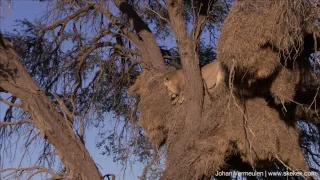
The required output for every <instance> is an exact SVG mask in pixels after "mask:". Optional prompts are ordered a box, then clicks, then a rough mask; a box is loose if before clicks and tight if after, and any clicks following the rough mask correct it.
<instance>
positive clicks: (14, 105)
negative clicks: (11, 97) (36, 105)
mask: <svg viewBox="0 0 320 180" xmlns="http://www.w3.org/2000/svg"><path fill="white" fill-rule="evenodd" d="M0 101H2V102H3V103H5V104H7V105H8V106H13V107H21V106H22V104H16V103H12V102H9V101H7V100H5V99H3V98H2V97H0Z"/></svg>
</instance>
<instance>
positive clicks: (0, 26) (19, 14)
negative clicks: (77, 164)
mask: <svg viewBox="0 0 320 180" xmlns="http://www.w3.org/2000/svg"><path fill="white" fill-rule="evenodd" d="M3 8H4V7H2V9H1V10H0V12H1V18H0V30H1V32H12V31H13V29H19V28H18V27H17V26H15V22H14V21H15V20H18V19H24V18H25V19H27V20H30V21H33V20H34V19H35V18H40V16H41V15H42V13H43V12H45V10H46V6H45V5H44V4H42V5H41V4H40V3H39V2H37V1H31V0H13V3H12V5H11V10H10V11H8V10H4V9H3ZM0 96H1V97H8V96H5V94H3V93H0ZM6 108H7V106H6V105H5V104H4V103H2V102H0V119H1V120H2V119H3V117H4V113H5V110H6ZM110 118H111V117H110ZM106 127H107V126H106ZM97 132H98V130H97V129H96V128H91V129H90V130H89V131H88V132H87V134H86V146H87V148H88V150H89V152H90V154H91V156H92V157H93V159H94V161H95V163H96V164H97V165H98V167H99V168H100V170H101V173H102V174H107V173H113V174H116V175H117V179H130V180H131V179H138V178H137V176H139V175H141V173H142V169H143V165H142V164H140V163H136V164H134V165H132V166H133V168H132V169H131V168H130V167H129V166H130V165H129V166H128V168H127V170H126V173H125V176H124V178H123V174H122V173H123V172H121V168H122V167H121V165H120V164H118V163H114V162H113V160H112V157H111V158H110V157H106V156H102V155H101V154H100V152H101V151H99V150H97V149H96V147H95V142H96V134H97ZM19 142H20V143H19V145H22V144H23V139H21V140H20V141H19ZM20 150H22V147H20V148H18V152H19V151H20ZM38 153H39V152H37V151H36V150H35V151H34V152H33V153H31V156H30V157H29V160H28V162H25V163H23V167H28V166H33V165H32V164H31V163H32V162H34V161H35V160H36V159H35V157H36V156H37V155H38ZM0 156H4V157H1V160H4V161H3V163H4V168H10V167H17V164H18V163H19V161H20V159H19V157H20V156H21V154H20V155H19V153H17V157H15V159H14V161H10V157H9V155H8V154H0ZM0 179H1V176H0ZM33 179H34V180H38V179H42V178H41V176H37V177H36V178H33Z"/></svg>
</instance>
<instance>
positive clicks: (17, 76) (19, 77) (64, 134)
mask: <svg viewBox="0 0 320 180" xmlns="http://www.w3.org/2000/svg"><path fill="white" fill-rule="evenodd" d="M5 44H8V43H7V41H6V40H4V39H3V38H2V36H1V34H0V88H2V89H4V90H6V91H8V92H10V93H11V94H12V95H14V96H16V97H18V98H19V99H20V100H21V102H22V108H23V109H24V111H25V112H28V113H29V115H30V117H31V118H32V121H33V122H34V123H35V125H36V127H37V128H38V129H39V131H40V134H41V136H42V137H43V138H45V139H47V140H48V141H49V142H50V143H51V144H52V145H53V146H54V147H55V149H56V151H57V153H58V155H59V157H60V159H61V161H62V163H63V164H64V165H65V166H66V168H67V169H68V170H69V171H70V174H69V178H72V179H83V180H87V179H93V180H95V179H101V174H100V172H99V170H98V169H97V167H96V166H95V163H94V161H93V159H92V158H91V156H90V154H89V152H88V151H87V149H86V147H85V146H84V144H82V143H81V141H80V140H79V139H78V138H77V137H76V136H75V134H74V133H73V131H72V129H71V128H70V127H68V124H67V122H66V120H64V119H63V117H62V116H61V115H60V114H59V113H58V112H57V111H56V110H55V109H56V107H55V105H54V104H53V102H52V101H51V100H50V99H49V98H48V97H47V96H46V95H45V93H44V92H43V91H42V90H41V88H40V87H39V85H38V84H37V83H36V82H35V81H34V80H33V79H32V77H31V76H30V74H29V73H28V72H27V71H26V69H25V68H24V66H23V65H22V63H21V62H20V59H19V56H18V55H17V54H16V53H15V51H14V50H13V49H12V48H11V47H6V45H5Z"/></svg>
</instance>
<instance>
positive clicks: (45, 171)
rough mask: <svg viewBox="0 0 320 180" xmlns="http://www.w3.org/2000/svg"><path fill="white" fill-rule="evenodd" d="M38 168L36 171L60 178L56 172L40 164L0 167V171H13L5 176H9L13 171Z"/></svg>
mask: <svg viewBox="0 0 320 180" xmlns="http://www.w3.org/2000/svg"><path fill="white" fill-rule="evenodd" d="M35 170H38V173H48V174H50V175H52V176H53V177H54V178H61V176H60V175H58V174H56V173H55V172H53V171H51V170H50V169H47V168H45V167H42V166H34V167H27V168H7V169H0V173H3V172H6V171H14V172H11V173H9V174H8V175H6V177H9V176H11V175H12V174H14V173H17V172H18V171H21V172H23V171H35Z"/></svg>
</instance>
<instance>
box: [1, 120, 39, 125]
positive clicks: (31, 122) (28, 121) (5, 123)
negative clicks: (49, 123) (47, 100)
mask: <svg viewBox="0 0 320 180" xmlns="http://www.w3.org/2000/svg"><path fill="white" fill-rule="evenodd" d="M27 123H30V124H34V123H35V122H33V121H32V120H21V121H19V122H0V125H2V126H14V125H19V124H27Z"/></svg>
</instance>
